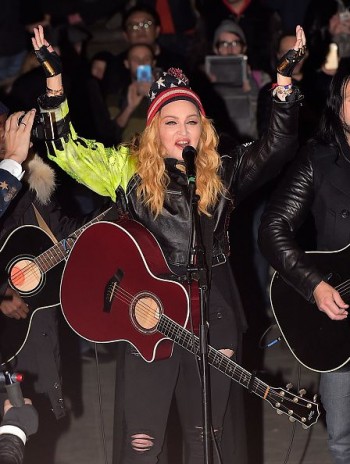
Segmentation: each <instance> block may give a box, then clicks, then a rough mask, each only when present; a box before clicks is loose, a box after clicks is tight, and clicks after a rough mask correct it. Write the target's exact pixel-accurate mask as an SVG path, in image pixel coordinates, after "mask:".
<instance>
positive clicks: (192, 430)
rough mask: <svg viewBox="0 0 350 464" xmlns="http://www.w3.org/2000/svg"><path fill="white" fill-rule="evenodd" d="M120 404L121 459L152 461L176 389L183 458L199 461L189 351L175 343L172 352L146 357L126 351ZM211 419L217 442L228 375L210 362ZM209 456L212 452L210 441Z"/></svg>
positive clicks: (196, 390)
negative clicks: (122, 427) (153, 358)
mask: <svg viewBox="0 0 350 464" xmlns="http://www.w3.org/2000/svg"><path fill="white" fill-rule="evenodd" d="M124 375H125V383H124V392H125V393H124V395H125V398H124V399H125V401H124V404H123V410H124V424H125V430H124V438H123V459H122V462H123V464H137V463H145V464H156V463H157V462H158V456H159V454H160V452H161V450H162V447H163V442H164V436H165V430H166V426H167V420H168V415H169V410H170V405H171V401H172V398H173V396H174V395H175V398H176V403H177V408H178V413H179V418H180V422H181V428H182V431H181V433H182V437H183V443H184V456H185V463H186V464H202V463H203V462H204V449H203V439H202V431H203V418H202V396H201V386H200V381H199V374H198V369H197V364H196V362H195V359H194V356H193V355H192V354H191V353H188V352H187V351H186V350H184V349H183V348H180V347H178V346H175V347H174V352H173V355H172V357H171V358H169V359H166V360H163V361H156V362H153V363H146V362H145V361H144V360H143V359H142V358H141V357H140V356H138V355H135V354H131V353H130V352H129V353H128V354H127V355H126V360H125V372H124ZM210 377H211V390H212V400H211V401H212V422H213V428H214V431H215V434H216V438H217V442H218V443H220V438H221V432H222V425H223V420H224V415H225V411H226V407H227V403H228V397H229V392H230V382H231V381H230V379H229V378H228V377H226V376H225V375H223V374H222V373H221V372H218V371H217V370H216V369H213V368H210ZM213 454H214V462H215V463H216V462H218V461H217V456H216V453H215V447H214V451H213Z"/></svg>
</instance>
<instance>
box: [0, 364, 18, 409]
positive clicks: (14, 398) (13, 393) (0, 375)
mask: <svg viewBox="0 0 350 464" xmlns="http://www.w3.org/2000/svg"><path fill="white" fill-rule="evenodd" d="M22 380H23V375H22V374H20V373H18V372H13V373H11V372H9V371H5V372H0V386H1V385H3V384H5V387H6V392H7V396H8V399H9V400H10V403H11V404H12V406H17V407H20V406H23V404H24V399H23V394H22V389H21V384H20V382H22Z"/></svg>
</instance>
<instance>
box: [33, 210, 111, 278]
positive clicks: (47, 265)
mask: <svg viewBox="0 0 350 464" xmlns="http://www.w3.org/2000/svg"><path fill="white" fill-rule="evenodd" d="M111 208H112V207H111ZM111 208H108V209H107V210H106V211H104V212H103V213H101V214H99V215H98V216H96V217H95V218H94V219H92V220H91V221H89V222H87V223H86V224H84V225H83V226H82V227H80V228H79V229H78V230H76V231H75V232H73V233H72V234H70V236H69V237H68V238H64V239H63V240H61V241H60V242H58V243H56V244H55V245H54V246H52V247H51V248H49V249H48V250H46V251H44V252H43V253H42V254H41V255H39V256H37V257H36V258H35V259H34V262H35V263H36V264H37V266H38V267H39V268H40V270H41V271H42V272H43V273H45V272H48V271H49V270H50V269H52V268H53V267H54V266H56V265H57V264H59V263H60V262H61V261H63V260H64V259H65V258H66V256H67V255H68V254H69V252H70V251H71V249H72V246H73V245H74V243H75V241H76V240H77V238H78V237H79V235H81V234H82V233H83V232H84V230H85V229H86V228H87V227H89V226H90V225H92V224H95V223H96V222H99V221H102V219H103V218H104V217H105V216H106V214H107V213H108V211H110V210H111Z"/></svg>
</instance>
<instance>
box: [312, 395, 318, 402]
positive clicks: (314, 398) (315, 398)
mask: <svg viewBox="0 0 350 464" xmlns="http://www.w3.org/2000/svg"><path fill="white" fill-rule="evenodd" d="M312 399H313V402H314V403H317V400H318V395H317V394H316V395H314V396H313V398H312Z"/></svg>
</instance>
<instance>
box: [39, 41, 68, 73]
mask: <svg viewBox="0 0 350 464" xmlns="http://www.w3.org/2000/svg"><path fill="white" fill-rule="evenodd" d="M34 52H35V56H36V57H37V60H38V61H39V63H40V64H41V66H42V67H43V68H44V71H45V76H46V77H54V76H57V75H58V74H61V72H62V63H61V58H60V57H59V56H58V55H57V53H56V52H49V51H48V49H47V47H45V46H42V47H40V48H39V50H34Z"/></svg>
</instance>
